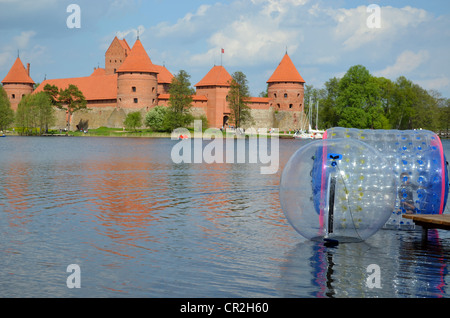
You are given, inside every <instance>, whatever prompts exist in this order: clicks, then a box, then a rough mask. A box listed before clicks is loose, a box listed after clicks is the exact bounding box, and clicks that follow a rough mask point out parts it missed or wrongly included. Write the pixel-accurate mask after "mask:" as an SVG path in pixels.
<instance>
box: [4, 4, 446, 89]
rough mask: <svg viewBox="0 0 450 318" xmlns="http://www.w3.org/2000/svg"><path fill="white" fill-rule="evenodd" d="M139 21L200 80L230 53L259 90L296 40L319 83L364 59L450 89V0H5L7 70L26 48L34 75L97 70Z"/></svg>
mask: <svg viewBox="0 0 450 318" xmlns="http://www.w3.org/2000/svg"><path fill="white" fill-rule="evenodd" d="M71 3H75V4H78V5H79V6H80V8H81V28H79V29H69V28H68V27H67V24H66V20H67V18H68V16H69V15H70V13H67V12H66V9H67V6H68V5H69V4H71ZM370 4H377V5H379V7H380V22H381V25H380V28H369V27H368V25H367V20H368V18H369V17H370V15H371V14H372V13H371V12H367V6H368V5H370ZM137 30H139V33H140V39H141V41H142V43H143V45H144V47H145V48H146V50H147V52H148V54H149V56H150V58H151V59H152V61H153V63H155V64H160V65H162V64H164V65H165V66H166V67H167V68H168V69H169V70H170V71H171V72H172V73H173V74H176V73H177V72H178V71H180V70H182V69H183V70H185V71H187V72H188V73H189V74H190V75H191V83H192V85H194V84H196V83H197V82H198V81H200V80H201V78H202V77H203V76H204V75H206V73H207V72H208V71H209V70H210V69H211V68H212V67H213V66H214V65H220V64H221V60H222V64H223V66H224V67H225V68H226V69H227V70H228V72H229V73H230V74H231V73H233V72H235V71H242V72H244V74H246V76H247V79H248V80H249V86H250V90H251V93H252V95H253V96H257V95H258V94H259V93H260V92H261V91H263V90H265V88H266V81H267V79H268V78H269V77H270V75H271V74H272V72H273V71H274V70H275V68H276V67H277V65H278V63H279V62H280V61H281V59H282V57H283V55H284V53H285V52H286V49H287V51H288V54H289V55H290V57H291V59H292V60H293V62H294V64H295V65H296V67H297V69H298V70H299V72H300V74H301V75H302V76H303V78H304V79H305V81H306V82H307V84H309V85H313V86H314V87H323V84H324V82H326V81H327V80H328V79H330V78H332V77H334V76H336V77H341V76H342V75H343V74H345V72H346V71H347V70H348V69H349V67H351V66H353V65H357V64H362V65H364V66H365V67H367V68H368V69H369V71H370V72H371V73H372V74H373V75H376V76H384V77H387V78H390V79H392V80H395V79H396V78H397V77H398V76H401V75H403V76H405V77H406V78H408V79H410V80H412V81H413V82H415V83H417V84H419V85H421V86H422V87H424V88H426V89H433V90H436V91H438V92H440V93H441V94H442V95H443V96H444V97H447V98H450V62H449V60H450V59H449V57H450V2H449V1H445V0H439V1H432V0H431V1H418V0H414V1H403V0H395V1H394V0H391V1H381V0H369V1H345V0H334V1H325V0H319V1H313V0H216V1H209V0H189V1H187V0H184V1H181V0H180V1H178V0H172V1H170V0H149V1H144V0H96V1H87V0H70V1H61V0H20V1H19V0H0V40H1V43H2V45H1V46H0V77H1V79H3V78H4V77H5V76H6V74H7V72H8V70H9V68H10V67H11V65H12V63H13V62H14V60H15V58H16V57H17V51H18V50H19V52H20V57H21V59H22V61H23V62H24V63H28V62H29V63H31V76H32V78H33V80H34V81H35V82H42V80H43V79H44V77H45V76H46V77H47V78H49V79H50V78H63V77H79V76H87V75H90V74H91V73H92V71H93V68H94V67H97V66H100V67H103V66H104V54H105V51H106V49H107V48H108V46H109V44H110V43H111V41H112V39H113V38H114V36H115V35H118V36H119V37H125V39H126V40H127V41H128V43H129V44H130V46H132V45H133V44H134V42H135V40H136V34H137ZM221 48H223V49H224V50H225V53H224V54H223V55H222V56H221V53H220V52H221V51H220V50H221Z"/></svg>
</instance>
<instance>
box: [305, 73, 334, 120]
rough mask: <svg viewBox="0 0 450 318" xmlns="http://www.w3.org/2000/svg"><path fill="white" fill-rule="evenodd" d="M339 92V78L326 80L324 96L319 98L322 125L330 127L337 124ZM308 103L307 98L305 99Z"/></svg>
mask: <svg viewBox="0 0 450 318" xmlns="http://www.w3.org/2000/svg"><path fill="white" fill-rule="evenodd" d="M338 94H339V79H338V78H336V77H333V78H330V79H329V80H328V81H327V82H325V88H324V94H323V98H322V99H320V100H319V102H320V107H319V116H320V117H319V118H320V127H321V128H322V129H328V128H331V127H335V126H337V113H336V107H335V106H336V99H337V97H338ZM305 104H306V99H305Z"/></svg>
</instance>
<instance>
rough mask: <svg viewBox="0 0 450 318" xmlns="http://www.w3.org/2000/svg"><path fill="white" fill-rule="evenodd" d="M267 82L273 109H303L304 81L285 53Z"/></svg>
mask: <svg viewBox="0 0 450 318" xmlns="http://www.w3.org/2000/svg"><path fill="white" fill-rule="evenodd" d="M267 84H268V88H267V93H268V97H269V98H271V99H272V100H271V101H270V106H272V107H273V108H274V109H275V110H291V111H303V109H304V84H305V81H304V80H303V78H302V77H301V75H300V73H299V72H298V71H297V69H296V68H295V66H294V63H292V60H291V58H290V57H289V55H288V54H287V53H286V54H285V55H284V57H283V59H282V60H281V62H280V64H279V65H278V67H277V68H276V70H275V72H274V73H273V74H272V76H271V77H270V78H269V80H268V81H267Z"/></svg>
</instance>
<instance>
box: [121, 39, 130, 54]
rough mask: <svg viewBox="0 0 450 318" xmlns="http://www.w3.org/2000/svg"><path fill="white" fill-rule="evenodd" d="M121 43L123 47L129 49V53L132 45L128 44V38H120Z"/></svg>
mask: <svg viewBox="0 0 450 318" xmlns="http://www.w3.org/2000/svg"><path fill="white" fill-rule="evenodd" d="M119 43H120V45H122V47H123V48H124V49H125V50H127V53H129V52H130V51H131V48H130V46H129V45H128V42H127V40H125V39H123V40H119Z"/></svg>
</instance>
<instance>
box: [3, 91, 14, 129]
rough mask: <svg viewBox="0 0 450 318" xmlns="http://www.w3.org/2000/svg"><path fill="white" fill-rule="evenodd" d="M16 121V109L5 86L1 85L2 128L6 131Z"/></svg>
mask: <svg viewBox="0 0 450 318" xmlns="http://www.w3.org/2000/svg"><path fill="white" fill-rule="evenodd" d="M13 122H14V111H13V110H12V108H11V103H10V101H9V99H8V95H7V94H6V92H5V89H4V88H3V86H1V85H0V130H2V131H4V130H6V129H8V128H9V126H10V125H11V124H12V123H13Z"/></svg>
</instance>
